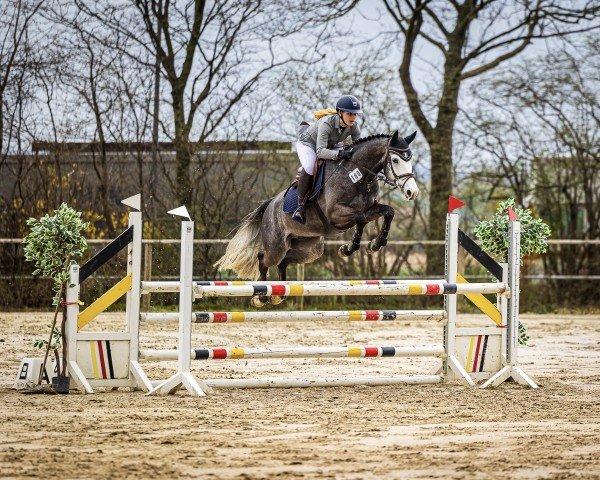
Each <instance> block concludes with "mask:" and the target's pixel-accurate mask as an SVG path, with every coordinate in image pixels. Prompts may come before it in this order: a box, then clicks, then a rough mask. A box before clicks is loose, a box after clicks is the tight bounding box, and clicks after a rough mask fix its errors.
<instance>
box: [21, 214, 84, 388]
mask: <svg viewBox="0 0 600 480" xmlns="http://www.w3.org/2000/svg"><path fill="white" fill-rule="evenodd" d="M27 226H28V227H29V228H30V232H29V234H28V235H27V236H26V237H25V238H24V239H23V244H24V245H25V248H24V251H25V259H26V260H27V261H30V262H34V266H35V269H34V271H33V275H43V276H45V277H49V278H50V279H52V291H53V294H54V295H53V297H52V305H54V307H55V309H54V319H53V321H52V324H51V325H50V334H49V337H48V340H37V341H36V342H35V343H34V346H36V347H38V348H44V347H45V348H46V351H45V354H44V362H43V365H45V364H46V360H47V359H48V355H49V354H50V352H52V353H53V355H54V357H55V359H56V361H57V363H56V364H57V374H56V376H55V377H53V378H52V386H53V388H54V390H55V391H56V392H57V393H69V377H68V375H67V343H66V341H65V324H66V321H67V310H66V302H65V294H66V290H67V282H68V280H69V267H70V266H71V264H73V263H75V259H77V258H79V257H81V255H82V254H83V252H84V251H85V250H86V249H87V243H86V241H85V239H84V238H83V236H82V235H81V232H82V231H83V230H85V229H86V228H87V227H88V226H89V222H84V221H83V220H82V219H81V212H77V211H76V210H73V209H72V208H71V207H69V206H68V205H67V204H66V203H63V204H62V205H61V206H60V207H58V208H57V209H56V210H55V211H54V214H53V215H45V216H43V217H42V218H40V219H39V220H37V219H35V218H30V219H29V220H27ZM59 313H62V321H61V324H60V328H57V326H56V324H57V319H58V315H59ZM61 350H62V355H60V353H59V352H60V351H61ZM61 358H62V361H61ZM41 380H42V377H41V375H40V378H39V379H38V385H40V384H41Z"/></svg>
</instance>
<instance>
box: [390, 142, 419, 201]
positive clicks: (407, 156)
mask: <svg viewBox="0 0 600 480" xmlns="http://www.w3.org/2000/svg"><path fill="white" fill-rule="evenodd" d="M392 153H396V154H397V155H399V156H400V158H401V159H402V160H404V161H405V162H410V161H411V159H412V152H411V151H410V148H408V147H407V148H397V147H387V148H386V151H385V155H386V158H385V162H386V164H387V165H389V167H390V170H391V172H392V175H393V176H394V182H390V181H389V180H387V178H386V183H388V184H389V183H392V184H393V185H394V187H396V188H397V187H398V182H399V181H401V182H402V184H401V185H400V189H401V190H402V191H404V187H405V186H406V182H408V181H409V180H410V179H411V178H412V179H413V180H415V181H416V179H415V174H414V173H413V172H409V173H401V174H400V175H398V174H397V173H396V171H395V170H394V163H393V162H392Z"/></svg>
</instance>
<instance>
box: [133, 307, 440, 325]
mask: <svg viewBox="0 0 600 480" xmlns="http://www.w3.org/2000/svg"><path fill="white" fill-rule="evenodd" d="M445 318H446V312H445V311H444V310H338V311H335V310H334V311H312V312H311V311H279V312H194V313H192V317H191V321H192V323H241V322H309V321H314V320H329V321H336V320H339V321H359V322H360V321H363V322H370V321H373V322H377V321H393V320H437V321H438V322H441V321H443V320H444V319H445ZM178 320H179V314H178V313H177V312H172V313H171V312H169V313H141V314H140V321H142V322H149V323H162V322H177V321H178Z"/></svg>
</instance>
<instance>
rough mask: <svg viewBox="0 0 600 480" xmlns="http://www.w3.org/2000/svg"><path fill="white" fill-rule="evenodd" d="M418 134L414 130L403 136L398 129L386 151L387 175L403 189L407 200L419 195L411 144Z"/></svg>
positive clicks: (390, 180) (385, 171) (388, 178)
mask: <svg viewBox="0 0 600 480" xmlns="http://www.w3.org/2000/svg"><path fill="white" fill-rule="evenodd" d="M416 136H417V132H414V133H412V134H411V135H409V136H408V137H405V138H402V137H401V136H399V135H398V131H396V132H394V135H392V138H390V141H389V142H388V146H387V151H386V162H385V167H384V173H385V176H386V178H387V180H388V181H389V182H391V183H393V184H394V185H396V187H398V188H400V189H401V190H402V193H403V194H404V197H405V198H406V199H407V200H414V199H415V198H417V196H418V195H419V187H418V186H417V182H416V180H415V175H414V173H413V164H412V152H411V150H410V146H409V144H410V142H412V141H413V140H414V139H415V137H416Z"/></svg>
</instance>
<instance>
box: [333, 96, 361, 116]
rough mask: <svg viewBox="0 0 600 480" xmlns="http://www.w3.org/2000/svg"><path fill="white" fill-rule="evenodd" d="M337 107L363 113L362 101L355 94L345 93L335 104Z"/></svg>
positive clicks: (343, 110)
mask: <svg viewBox="0 0 600 480" xmlns="http://www.w3.org/2000/svg"><path fill="white" fill-rule="evenodd" d="M335 109H336V110H338V111H340V110H341V111H342V112H348V113H362V110H361V109H360V102H359V101H358V98H356V97H355V96H354V95H344V96H343V97H341V98H340V99H339V100H338V101H337V103H336V104H335Z"/></svg>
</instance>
